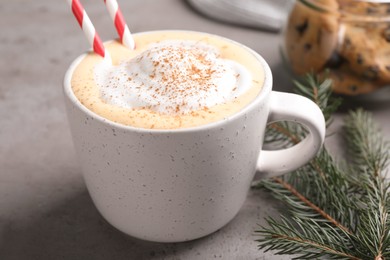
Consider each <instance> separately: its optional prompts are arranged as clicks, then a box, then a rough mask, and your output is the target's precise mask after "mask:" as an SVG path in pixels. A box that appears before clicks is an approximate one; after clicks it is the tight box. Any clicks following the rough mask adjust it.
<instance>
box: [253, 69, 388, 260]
mask: <svg viewBox="0 0 390 260" xmlns="http://www.w3.org/2000/svg"><path fill="white" fill-rule="evenodd" d="M294 83H295V92H297V93H298V94H301V95H304V96H306V97H308V98H310V99H311V100H313V101H314V102H316V103H317V104H318V106H319V107H320V108H321V110H322V111H323V113H324V116H325V119H326V121H327V123H328V124H329V122H331V115H332V113H334V111H336V109H337V108H338V106H339V105H340V103H341V101H340V100H339V99H334V98H333V97H332V95H331V93H332V89H331V81H330V80H325V81H323V82H320V81H319V80H318V79H317V78H316V77H315V76H313V75H308V76H307V77H306V78H305V79H304V80H303V81H302V82H294ZM305 135H306V131H305V130H304V128H303V127H301V126H299V125H297V124H294V123H291V122H283V123H281V122H278V123H274V124H271V125H270V126H269V127H268V133H267V139H266V142H267V143H269V144H273V145H276V146H279V147H289V146H291V145H294V144H295V143H297V142H299V141H300V140H301V139H302V138H303V137H304V136H305ZM344 138H345V141H346V143H347V152H348V154H349V156H348V158H346V160H345V162H344V163H342V162H341V159H340V158H338V161H337V162H336V161H335V160H334V159H333V158H332V156H331V155H330V154H329V152H328V151H327V150H326V149H325V148H323V149H322V151H321V152H320V153H319V154H318V155H317V157H315V158H314V159H313V160H312V161H311V162H310V163H309V164H307V165H306V166H304V167H302V168H300V169H298V170H297V171H295V172H293V173H291V174H287V175H284V176H283V177H276V178H272V179H268V180H262V181H260V182H259V183H257V184H256V185H254V188H261V189H265V190H267V191H269V192H271V194H272V195H273V196H274V197H275V198H276V199H278V200H280V201H282V202H283V203H284V204H285V205H286V206H287V208H288V213H287V214H285V215H282V216H281V217H280V219H274V218H272V217H267V218H266V221H267V223H268V226H259V227H258V229H257V230H256V231H255V233H256V234H257V235H258V236H259V239H257V241H258V242H259V248H262V249H265V250H266V251H268V250H274V251H275V253H276V254H288V255H292V256H293V257H294V259H317V258H325V259H375V260H379V259H386V258H387V257H390V246H389V245H390V225H389V224H390V216H389V213H390V196H389V184H388V182H387V181H386V179H385V173H386V168H387V166H388V163H389V148H390V145H389V143H388V142H387V141H385V140H384V139H383V136H382V135H381V133H380V130H379V128H378V127H377V126H376V125H375V123H374V122H373V119H372V116H371V115H370V114H369V113H368V112H365V111H364V110H362V109H358V110H356V111H352V112H350V113H349V114H348V116H347V118H346V119H345V124H344ZM343 165H344V166H343Z"/></svg>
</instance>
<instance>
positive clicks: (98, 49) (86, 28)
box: [67, 0, 105, 58]
mask: <svg viewBox="0 0 390 260" xmlns="http://www.w3.org/2000/svg"><path fill="white" fill-rule="evenodd" d="M67 1H68V4H69V6H70V7H71V8H72V12H73V14H74V16H75V18H76V20H77V22H78V23H79V25H80V27H81V29H82V30H83V32H84V34H85V36H86V37H87V40H88V42H89V44H90V45H91V46H92V48H93V51H94V52H95V53H97V54H99V55H100V56H102V57H103V58H104V56H105V49H104V45H103V43H102V40H101V39H100V37H99V35H98V33H97V32H96V30H95V27H94V26H93V24H92V22H91V20H90V19H89V17H88V15H87V13H86V12H85V9H84V7H83V6H82V5H81V3H80V1H79V0H67Z"/></svg>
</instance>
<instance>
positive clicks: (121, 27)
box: [104, 0, 135, 50]
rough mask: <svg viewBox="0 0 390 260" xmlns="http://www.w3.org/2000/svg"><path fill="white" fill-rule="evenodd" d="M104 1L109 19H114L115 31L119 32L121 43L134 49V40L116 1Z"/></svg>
mask: <svg viewBox="0 0 390 260" xmlns="http://www.w3.org/2000/svg"><path fill="white" fill-rule="evenodd" d="M104 3H105V4H106V7H107V9H108V12H109V13H110V16H111V19H112V20H113V21H114V25H115V28H116V31H117V32H118V34H119V37H120V39H121V42H122V44H123V45H125V46H126V47H127V48H129V49H132V50H134V49H135V42H134V39H133V36H132V35H131V33H130V30H129V27H128V26H127V24H126V22H125V19H124V18H123V15H122V12H121V9H120V8H119V5H118V2H117V1H116V0H104Z"/></svg>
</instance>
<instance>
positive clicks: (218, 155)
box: [64, 46, 325, 242]
mask: <svg viewBox="0 0 390 260" xmlns="http://www.w3.org/2000/svg"><path fill="white" fill-rule="evenodd" d="M243 48H246V47H244V46H243ZM253 53H254V54H255V52H253ZM84 55H85V54H84ZM84 55H82V56H80V57H79V58H77V59H76V60H75V61H74V62H73V63H72V65H71V66H70V68H69V69H68V71H67V73H66V75H65V79H64V89H65V97H66V105H67V113H68V118H69V122H70V126H71V131H72V135H73V139H74V144H75V148H76V151H77V153H78V156H79V158H80V162H81V165H82V171H83V176H84V179H85V183H86V185H87V188H88V191H89V193H90V195H91V197H92V200H93V201H94V203H95V205H96V207H97V208H98V210H99V211H100V213H101V214H102V215H103V217H104V218H105V219H106V220H107V221H108V222H109V223H111V224H112V225H113V226H114V227H116V228H117V229H119V230H121V231H123V232H124V233H127V234H129V235H131V236H134V237H137V238H140V239H144V240H150V241H158V242H179V241H187V240H192V239H196V238H199V237H202V236H205V235H208V234H210V233H212V232H214V231H216V230H218V229H219V228H221V227H222V226H224V225H225V224H227V223H228V222H229V221H230V220H231V219H233V217H234V216H235V215H236V214H237V212H238V211H239V210H240V208H241V207H242V205H243V203H244V201H245V198H246V195H247V193H248V190H249V188H250V185H251V181H252V179H253V177H254V174H255V173H256V171H258V172H260V174H262V175H263V176H264V177H271V176H277V175H280V174H283V173H286V172H289V171H292V170H295V169H297V168H298V167H300V166H302V165H303V164H305V163H307V162H308V161H309V160H310V159H311V158H313V157H314V156H315V155H316V153H317V152H318V150H319V149H320V147H321V145H322V143H323V141H324V135H325V121H324V117H323V115H322V113H321V111H320V109H319V108H318V106H317V105H316V104H314V103H313V102H312V101H310V100H309V99H307V98H304V97H301V96H298V95H295V94H288V93H281V92H275V91H272V74H271V70H270V68H269V66H268V64H267V63H266V61H265V60H264V59H263V58H262V57H261V56H260V55H258V54H255V55H256V57H257V58H258V59H259V61H261V63H262V65H263V68H259V69H263V70H264V71H265V82H264V86H263V88H262V90H261V93H260V94H259V95H258V97H257V98H256V99H255V100H254V101H253V102H251V103H250V104H249V105H248V106H246V107H245V108H244V109H242V110H241V111H240V112H238V113H236V114H234V115H231V116H229V117H228V118H226V119H223V120H220V121H218V122H215V123H211V124H207V125H202V126H198V127H193V128H188V129H174V130H154V129H140V128H134V127H131V126H124V125H121V124H117V123H114V122H111V121H109V120H107V119H105V118H103V117H101V116H99V115H96V114H95V113H93V112H91V111H90V110H88V109H86V108H85V107H84V106H83V105H82V104H81V103H80V102H79V101H78V99H77V98H76V96H75V95H74V93H73V92H72V89H71V84H70V82H71V78H72V74H73V71H74V69H75V67H76V66H77V65H78V64H79V62H80V61H81V60H82V59H83V58H84ZM280 120H290V121H295V122H298V123H301V124H303V125H304V126H306V127H307V129H308V130H309V134H308V136H307V137H306V138H305V139H304V140H303V141H302V142H300V143H299V144H297V145H295V146H293V147H291V148H289V149H285V150H278V151H262V150H261V147H262V145H263V139H264V132H265V128H266V125H267V123H269V122H273V121H280Z"/></svg>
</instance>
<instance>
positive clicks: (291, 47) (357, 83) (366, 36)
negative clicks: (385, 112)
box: [283, 0, 390, 95]
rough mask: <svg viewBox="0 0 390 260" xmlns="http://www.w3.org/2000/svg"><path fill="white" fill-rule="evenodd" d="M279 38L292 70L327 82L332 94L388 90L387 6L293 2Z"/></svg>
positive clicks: (343, 0) (345, 0)
mask: <svg viewBox="0 0 390 260" xmlns="http://www.w3.org/2000/svg"><path fill="white" fill-rule="evenodd" d="M283 39H284V48H283V50H284V51H283V53H284V56H285V58H286V60H287V61H288V63H289V67H290V68H291V69H292V71H293V72H294V73H295V74H298V75H302V74H306V73H308V72H314V73H318V74H319V75H322V76H323V77H330V78H331V79H332V80H333V89H334V92H335V93H339V94H344V95H358V94H367V93H370V92H373V91H375V90H377V89H379V88H383V87H385V86H390V1H381V0H376V1H374V0H372V1H351V0H297V1H296V2H295V4H294V6H293V7H292V9H291V11H290V14H289V17H288V20H287V24H286V27H285V29H284V32H283Z"/></svg>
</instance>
